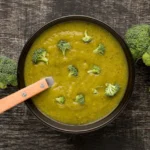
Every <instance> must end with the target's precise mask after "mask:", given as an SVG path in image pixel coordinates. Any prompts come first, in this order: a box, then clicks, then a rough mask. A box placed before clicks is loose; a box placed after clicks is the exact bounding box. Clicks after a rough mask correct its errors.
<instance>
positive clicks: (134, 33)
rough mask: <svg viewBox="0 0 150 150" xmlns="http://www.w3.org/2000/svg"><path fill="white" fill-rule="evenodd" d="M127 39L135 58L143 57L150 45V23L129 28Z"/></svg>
mask: <svg viewBox="0 0 150 150" xmlns="http://www.w3.org/2000/svg"><path fill="white" fill-rule="evenodd" d="M125 39H126V42H127V44H128V46H129V49H130V51H131V53H132V55H133V58H134V59H135V60H137V59H139V58H141V57H142V55H143V54H144V53H145V52H146V51H147V49H148V47H149V46H150V25H146V24H141V25H135V26H133V27H131V28H129V29H128V30H127V32H126V34H125Z"/></svg>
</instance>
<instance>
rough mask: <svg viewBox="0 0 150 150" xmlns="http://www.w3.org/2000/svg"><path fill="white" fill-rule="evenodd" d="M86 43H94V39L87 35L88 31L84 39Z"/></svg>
mask: <svg viewBox="0 0 150 150" xmlns="http://www.w3.org/2000/svg"><path fill="white" fill-rule="evenodd" d="M82 41H83V42H84V43H90V42H91V41H92V37H91V36H89V35H88V34H87V31H85V32H84V37H83V38H82Z"/></svg>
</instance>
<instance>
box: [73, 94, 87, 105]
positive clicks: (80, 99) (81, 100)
mask: <svg viewBox="0 0 150 150" xmlns="http://www.w3.org/2000/svg"><path fill="white" fill-rule="evenodd" d="M75 102H77V103H79V104H81V105H83V104H84V103H85V98H84V95H83V94H79V95H77V96H76V99H75Z"/></svg>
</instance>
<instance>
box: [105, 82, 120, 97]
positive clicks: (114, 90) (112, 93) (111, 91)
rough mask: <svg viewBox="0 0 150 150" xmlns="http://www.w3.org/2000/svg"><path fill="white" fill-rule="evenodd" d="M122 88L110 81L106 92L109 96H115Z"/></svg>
mask: <svg viewBox="0 0 150 150" xmlns="http://www.w3.org/2000/svg"><path fill="white" fill-rule="evenodd" d="M119 90H120V86H119V85H118V84H114V85H113V84H110V83H107V84H106V89H105V94H106V95H107V96H110V97H112V96H115V95H116V94H117V93H118V92H119Z"/></svg>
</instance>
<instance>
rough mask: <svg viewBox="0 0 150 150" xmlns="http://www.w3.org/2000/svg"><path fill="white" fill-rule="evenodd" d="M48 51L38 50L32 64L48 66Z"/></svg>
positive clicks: (33, 56)
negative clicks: (41, 63)
mask: <svg viewBox="0 0 150 150" xmlns="http://www.w3.org/2000/svg"><path fill="white" fill-rule="evenodd" d="M46 54H47V52H46V50H45V49H42V48H40V49H37V50H35V51H34V53H33V55H32V62H33V63H34V64H38V63H39V62H44V63H46V64H48V59H47V58H46Z"/></svg>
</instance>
